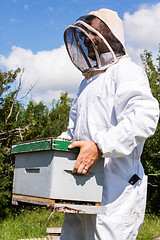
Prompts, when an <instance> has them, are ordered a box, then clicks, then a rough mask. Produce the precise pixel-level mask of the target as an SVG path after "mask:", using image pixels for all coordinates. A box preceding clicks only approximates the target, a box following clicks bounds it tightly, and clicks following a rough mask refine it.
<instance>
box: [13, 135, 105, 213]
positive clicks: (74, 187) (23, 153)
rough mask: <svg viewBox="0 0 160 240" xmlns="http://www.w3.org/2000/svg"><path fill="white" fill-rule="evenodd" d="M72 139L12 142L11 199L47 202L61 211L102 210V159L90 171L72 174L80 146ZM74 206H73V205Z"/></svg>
mask: <svg viewBox="0 0 160 240" xmlns="http://www.w3.org/2000/svg"><path fill="white" fill-rule="evenodd" d="M70 143H71V142H70V141H65V140H60V139H52V138H50V139H44V140H37V141H32V142H26V143H21V144H17V145H14V146H13V147H12V154H14V155H15V169H14V179H13V193H12V203H13V204H18V202H27V203H32V204H40V205H50V206H51V207H53V208H54V209H55V210H59V211H62V212H80V213H101V212H104V211H105V209H104V207H100V206H98V207H96V205H101V201H102V184H103V176H104V159H103V158H101V159H100V160H99V161H98V162H97V163H96V164H95V166H94V167H93V169H92V170H91V172H90V174H89V175H87V176H86V175H81V174H73V173H72V170H73V167H74V165H75V161H76V158H77V155H78V152H79V149H72V150H69V149H68V146H69V144H70ZM73 206H74V207H73Z"/></svg>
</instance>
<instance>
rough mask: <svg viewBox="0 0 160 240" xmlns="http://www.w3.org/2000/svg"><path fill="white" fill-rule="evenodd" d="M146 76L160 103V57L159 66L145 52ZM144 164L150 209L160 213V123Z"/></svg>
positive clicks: (149, 144)
mask: <svg viewBox="0 0 160 240" xmlns="http://www.w3.org/2000/svg"><path fill="white" fill-rule="evenodd" d="M141 59H142V63H143V65H144V68H145V71H146V74H147V76H148V79H149V83H150V86H151V90H152V94H153V96H154V97H155V98H156V99H157V100H158V102H159V103H160V56H158V57H157V59H156V60H157V65H155V64H154V63H153V58H152V53H150V52H148V51H146V50H145V51H144V53H143V54H142V55H141ZM142 162H143V165H144V168H145V172H146V174H148V176H149V185H148V202H147V203H148V209H149V210H151V211H152V212H155V213H157V210H158V211H160V201H159V199H160V121H159V123H158V126H157V130H156V132H155V134H154V136H153V137H150V138H148V139H147V140H146V143H145V147H144V151H143V155H142Z"/></svg>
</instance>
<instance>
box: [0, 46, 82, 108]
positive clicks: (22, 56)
mask: <svg viewBox="0 0 160 240" xmlns="http://www.w3.org/2000/svg"><path fill="white" fill-rule="evenodd" d="M0 64H1V65H2V66H5V67H6V68H7V69H8V70H10V69H12V70H15V69H17V68H18V67H19V68H21V69H24V73H23V75H22V85H23V92H27V90H28V89H29V88H30V87H31V86H33V85H34V84H35V83H36V85H35V87H34V89H33V90H32V92H31V94H32V97H33V99H34V100H35V101H37V102H38V101H40V100H42V101H43V102H44V103H46V104H48V103H49V102H51V100H52V99H53V98H57V97H58V96H57V95H59V94H57V93H60V92H61V91H67V92H68V93H69V94H70V96H71V97H72V96H75V94H76V91H77V88H78V86H79V83H80V80H81V79H82V75H81V73H80V72H79V71H78V70H77V69H76V68H75V67H74V65H73V64H72V63H71V61H70V59H69V57H68V54H67V52H66V49H65V47H64V46H61V47H60V48H58V49H54V50H52V51H41V52H38V53H37V54H33V52H32V51H31V50H26V49H23V48H20V47H16V46H14V47H12V52H11V54H10V55H9V57H8V58H5V57H4V56H1V59H0Z"/></svg>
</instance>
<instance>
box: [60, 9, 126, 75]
mask: <svg viewBox="0 0 160 240" xmlns="http://www.w3.org/2000/svg"><path fill="white" fill-rule="evenodd" d="M115 20H116V21H115ZM117 20H118V21H117ZM64 41H65V45H66V48H67V51H68V54H69V56H70V58H71V61H72V62H73V64H74V65H75V66H76V67H77V68H78V69H79V70H80V71H81V72H82V74H83V75H84V76H85V77H86V78H89V77H91V76H93V75H95V74H98V73H99V72H103V71H105V70H106V69H107V68H108V67H109V66H110V65H111V64H114V63H116V62H117V61H118V60H119V59H120V57H122V56H124V55H125V54H126V51H125V48H124V46H123V26H122V22H121V20H120V18H119V17H118V15H117V13H116V12H113V11H111V10H108V9H100V10H99V11H95V12H91V13H89V14H88V15H86V16H83V17H80V18H79V19H78V20H77V21H76V23H75V24H74V25H70V26H68V27H67V28H66V30H65V32H64Z"/></svg>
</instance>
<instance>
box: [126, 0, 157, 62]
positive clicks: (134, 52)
mask: <svg viewBox="0 0 160 240" xmlns="http://www.w3.org/2000/svg"><path fill="white" fill-rule="evenodd" d="M123 22H124V28H125V35H126V36H125V37H126V47H127V50H128V52H129V54H130V55H131V56H133V58H135V59H136V58H137V57H139V55H140V53H142V52H143V51H144V50H145V49H147V50H148V51H151V52H153V55H154V56H155V57H156V56H157V54H158V45H159V42H160V31H159V25H160V24H159V23H160V3H158V4H155V5H148V6H147V5H142V6H141V7H140V9H139V10H138V11H136V12H135V13H134V14H129V13H125V14H124V20H123Z"/></svg>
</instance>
